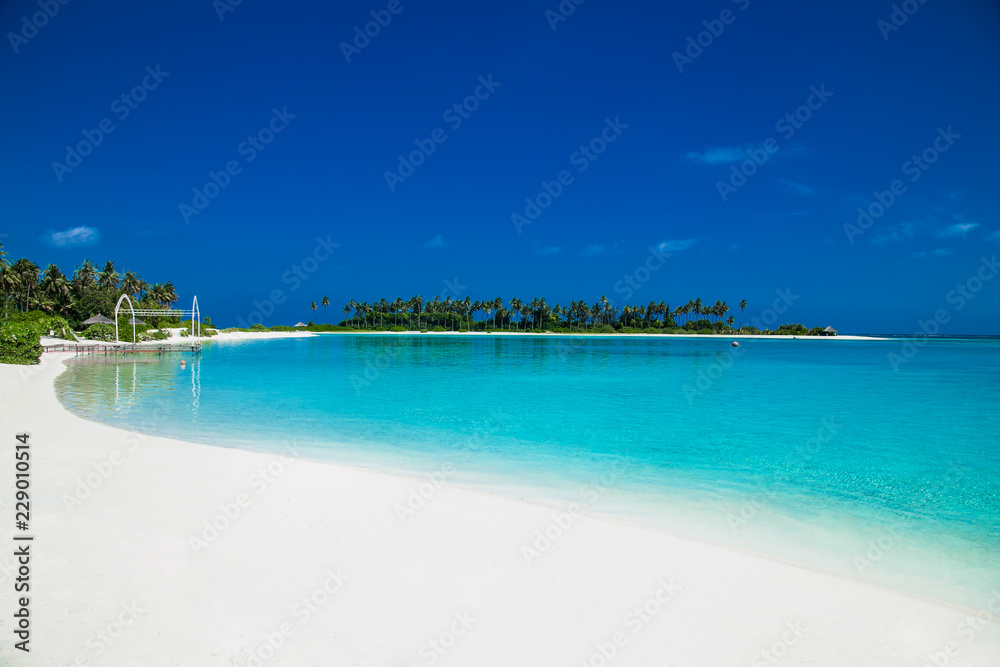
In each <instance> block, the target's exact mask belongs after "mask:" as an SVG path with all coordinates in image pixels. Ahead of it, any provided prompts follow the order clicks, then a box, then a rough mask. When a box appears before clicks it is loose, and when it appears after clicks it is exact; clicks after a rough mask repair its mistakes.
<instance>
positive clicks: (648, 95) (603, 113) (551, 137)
mask: <svg viewBox="0 0 1000 667" xmlns="http://www.w3.org/2000/svg"><path fill="white" fill-rule="evenodd" d="M46 4H48V3H47V2H46V0H42V5H46ZM57 5H58V3H57V0H51V6H50V7H49V11H50V13H54V16H51V17H45V16H42V17H41V18H39V17H37V16H35V15H36V14H37V13H38V12H41V11H43V9H41V8H40V5H39V3H38V1H37V0H36V1H35V2H7V3H3V5H2V8H0V29H2V32H3V33H4V35H5V38H4V43H3V44H2V45H0V54H2V55H0V88H2V89H3V90H4V92H5V104H4V105H3V109H2V111H0V114H2V116H3V119H4V121H5V123H4V124H5V127H6V131H5V132H4V133H3V134H2V136H0V204H2V217H0V234H4V235H5V236H4V237H2V238H0V241H2V242H3V243H4V245H5V249H6V250H8V252H9V253H10V255H11V256H12V257H21V256H27V257H30V258H31V259H33V260H34V261H36V262H37V263H39V264H41V265H43V266H44V265H45V264H47V263H49V262H55V263H57V264H59V265H60V266H61V267H63V268H64V269H66V270H71V269H72V267H74V266H75V265H77V264H79V263H80V262H81V261H82V260H83V259H85V258H91V259H93V260H95V261H100V262H103V261H104V260H105V259H114V260H116V261H117V262H118V263H119V265H120V266H121V267H123V268H128V269H132V270H135V271H137V272H138V273H139V274H140V275H141V276H143V277H144V278H145V279H146V280H149V281H151V282H162V281H165V280H168V279H169V280H172V281H173V282H174V284H175V285H176V287H177V290H178V292H179V293H180V294H181V296H182V298H183V300H184V301H187V300H189V299H190V297H191V296H192V295H194V294H197V295H198V298H199V302H200V304H201V306H202V309H203V311H204V312H205V313H207V314H211V315H212V316H213V319H214V320H215V321H216V322H218V323H223V324H235V323H236V322H237V321H238V320H239V319H241V318H242V319H243V320H244V321H246V319H247V318H249V317H250V316H251V314H252V313H254V312H261V311H267V312H264V313H263V314H264V315H267V314H268V312H269V311H270V309H269V307H268V304H267V303H265V302H266V301H268V300H269V299H270V298H271V296H272V295H277V296H280V298H279V299H278V300H279V301H281V302H282V303H281V304H280V305H277V306H276V307H275V309H274V312H273V313H272V314H270V315H269V316H267V317H266V318H265V320H264V321H265V323H267V324H282V323H294V322H295V321H297V320H300V319H303V320H304V319H309V318H310V317H311V312H310V311H309V310H308V304H309V302H311V301H313V300H316V301H318V300H319V299H320V298H321V297H322V296H324V295H325V296H329V297H330V299H331V301H332V302H333V304H334V306H335V308H336V309H337V311H338V312H339V309H340V307H341V306H342V305H343V303H344V302H345V301H346V300H347V299H349V298H354V299H358V300H373V299H378V298H380V297H383V296H385V297H387V298H390V299H391V298H393V297H395V296H402V297H404V298H407V297H410V296H413V295H415V294H423V295H424V296H425V297H426V298H431V297H433V296H434V295H451V296H453V297H455V296H460V297H462V298H464V297H465V296H466V295H468V296H471V297H472V298H473V299H485V298H493V297H495V296H502V297H503V298H504V299H509V298H511V297H513V296H519V297H522V298H528V299H530V298H532V297H535V296H538V297H541V296H545V297H546V298H547V299H548V300H549V303H555V302H567V301H568V300H570V299H577V298H584V299H586V300H587V301H588V302H591V303H593V302H594V301H596V300H597V299H598V298H599V297H600V296H601V295H602V294H606V295H607V296H608V297H609V298H610V299H612V300H614V301H616V303H618V304H619V305H624V304H625V303H626V301H627V300H630V301H631V302H632V303H643V304H644V303H647V302H648V301H650V300H656V301H660V300H665V301H668V302H670V303H671V304H673V305H678V304H680V303H683V302H684V301H687V300H688V299H690V298H695V297H701V298H702V299H703V300H705V301H709V302H714V301H715V300H716V299H722V300H727V301H728V302H729V304H730V305H731V306H732V305H734V304H735V303H736V302H738V301H739V300H740V299H742V298H745V299H746V300H747V301H748V302H749V303H750V308H749V309H748V311H747V313H746V317H751V316H753V315H755V314H760V313H762V312H763V311H764V310H765V309H766V308H767V307H769V306H770V305H771V304H772V302H773V301H774V300H775V298H776V290H783V291H784V290H786V289H787V290H790V291H791V293H792V294H794V295H795V296H796V297H797V298H796V299H795V300H794V304H793V305H792V307H791V309H790V310H789V311H788V312H787V313H786V315H785V316H783V317H782V320H792V321H802V322H805V323H806V324H809V325H826V324H833V325H834V326H836V327H838V328H839V329H841V330H842V331H854V332H912V331H914V330H916V329H917V322H918V320H926V319H928V318H930V317H933V316H934V313H935V311H937V310H939V309H945V310H946V311H947V312H948V313H949V315H950V319H949V323H948V324H947V325H946V326H945V327H943V329H942V330H943V332H945V333H998V332H1000V315H998V313H1000V307H998V306H1000V280H995V281H990V280H986V281H985V282H981V283H977V282H976V280H975V277H976V276H977V274H978V275H980V276H984V275H989V274H990V273H989V272H990V269H988V268H985V267H984V266H983V259H982V258H984V257H985V258H986V259H990V258H991V257H992V256H993V255H995V254H1000V216H998V210H997V204H996V201H995V197H993V196H991V195H993V194H994V193H995V192H996V183H997V177H998V175H1000V169H998V166H997V165H998V159H1000V132H998V131H997V127H996V109H997V108H998V107H1000V92H998V91H1000V87H998V85H997V84H998V83H1000V81H998V79H1000V77H998V72H1000V40H998V39H997V34H998V30H1000V8H998V6H997V4H996V3H993V2H987V1H985V0H979V1H973V0H967V1H966V0H960V1H957V2H951V3H945V2H940V1H939V0H926V2H925V3H924V4H919V3H918V2H916V0H913V2H912V3H910V4H906V7H905V9H909V10H910V11H911V13H910V14H906V13H905V12H903V8H902V7H901V9H900V12H898V13H897V15H896V16H895V17H893V12H894V10H893V6H892V3H888V2H886V3H880V2H870V1H866V2H853V1H847V2H840V3H800V2H781V1H779V2H770V3H763V2H759V0H739V1H738V2H731V1H730V0H716V1H713V2H695V3H662V2H641V1H626V2H615V3H612V2H604V1H602V0H586V2H583V3H582V4H580V5H575V4H573V3H572V2H571V1H569V0H567V2H564V3H562V5H560V3H559V2H557V1H556V0H539V1H530V2H520V1H514V2H507V3H489V4H487V5H481V4H479V3H462V2H451V1H447V2H434V3H430V2H421V0H416V1H411V0H399V1H398V2H392V3H390V2H388V0H386V1H385V2H382V1H375V2H355V3H319V2H303V3H285V4H280V5H279V4H275V3H263V2H255V1H253V0H246V1H244V2H242V3H240V4H239V5H236V6H231V5H229V4H225V3H224V0H219V1H218V2H215V3H213V2H211V1H210V0H199V1H197V2H186V1H177V2H169V3H168V2H150V3H121V2H108V3H83V2H79V1H70V2H68V3H67V4H65V5H58V11H57V12H55V11H54V9H53V8H54V7H56V6H57ZM560 6H562V7H563V9H564V12H565V13H566V14H568V15H561V14H558V12H559V8H560ZM570 7H572V8H573V11H572V13H571V14H570V13H569V12H568V11H565V10H568V8H570ZM392 10H394V11H395V12H396V13H392ZM371 12H375V18H373V16H372V14H371ZM220 16H221V18H220ZM25 17H27V18H25ZM33 17H35V22H36V23H39V24H42V25H41V27H38V28H37V29H34V26H32V27H25V20H27V21H28V23H29V24H30V23H31V21H32V18H33ZM556 17H558V18H556ZM904 17H905V19H906V20H905V22H903V20H902V19H903V18H904ZM387 18H389V19H391V20H389V21H387V20H386V19H387ZM893 18H895V21H896V24H898V25H896V24H893V23H892V20H893ZM43 19H44V20H43ZM377 19H381V20H382V22H383V23H386V25H384V26H376V25H375V24H373V25H371V26H368V29H369V32H370V33H373V34H375V33H377V34H375V36H373V37H368V38H367V41H365V39H362V38H358V41H357V42H356V43H354V40H355V38H356V35H357V32H356V28H358V29H359V30H360V31H361V32H364V30H365V24H366V23H368V22H370V21H373V20H377ZM563 19H564V20H563ZM880 21H882V23H881V24H880V23H879V22H880ZM887 26H889V27H887ZM376 27H377V30H376ZM896 28H898V29H896ZM700 33H701V34H700ZM713 33H716V34H713ZM689 38H690V39H691V41H689ZM699 42H700V45H699ZM345 43H346V44H350V45H351V46H350V47H345V46H343V44H345ZM692 44H693V46H692ZM359 46H360V48H359ZM678 54H679V55H678ZM348 60H350V62H348ZM136 87H138V90H134V89H136ZM123 95H127V97H126V98H122V96H123ZM455 105H459V106H458V109H456V108H455ZM788 114H791V117H790V118H789V117H787V115H788ZM102 124H103V125H102ZM102 128H103V129H102ZM108 129H110V130H111V131H110V132H106V130H108ZM85 131H86V132H87V133H88V134H86V135H85V134H84V132H85ZM88 136H89V137H90V138H89V139H88V138H87V137H88ZM98 138H99V139H100V142H99V143H97V139H98ZM80 142H84V145H83V147H82V151H83V152H88V153H89V154H88V155H86V156H81V157H80V158H79V161H77V160H76V158H75V157H74V156H72V155H70V156H67V148H66V147H67V146H70V147H74V149H75V147H77V146H78V144H80ZM935 142H936V143H935ZM93 143H96V145H93V146H92V147H91V146H90V144H93ZM421 147H422V148H421ZM88 148H92V150H89V151H88ZM431 148H433V151H431ZM413 151H422V152H421V153H418V154H416V155H415V157H414V159H413V161H414V162H417V163H419V164H418V165H417V166H412V171H411V166H407V165H402V166H401V165H400V159H399V157H398V156H400V155H402V156H404V158H405V160H406V162H407V163H409V164H412V163H411V162H410V156H411V154H412V153H413ZM925 151H926V154H925ZM921 155H924V158H926V159H928V160H931V159H932V163H931V164H928V163H927V162H924V161H923V160H924V158H921V157H920V156H921ZM914 156H916V157H917V158H918V159H919V160H921V162H920V163H919V164H918V163H915V162H913V158H914ZM754 158H756V162H754V161H753V160H754ZM748 160H750V162H747V161H748ZM53 163H59V164H56V165H54V164H53ZM73 164H75V165H76V166H71V165H73ZM227 168H228V170H229V171H228V172H227ZM741 168H742V169H743V171H744V172H746V173H750V175H749V176H743V175H741V176H734V175H733V174H734V170H737V171H739V170H740V169H741ZM69 169H71V171H69ZM751 172H752V173H751ZM387 173H390V174H392V175H389V176H387ZM211 174H215V177H214V180H215V183H216V184H221V185H223V186H224V187H218V186H217V185H215V184H213V178H212V175H211ZM894 181H898V182H897V183H896V184H895V187H896V189H897V191H898V192H899V193H900V194H893V193H892V188H893V184H894ZM206 184H212V185H209V186H208V193H209V194H213V195H214V196H213V197H212V198H211V199H209V198H206V199H204V200H202V199H199V197H200V196H202V195H204V194H205V188H206ZM720 184H725V185H720ZM546 186H547V187H546ZM195 189H198V190H199V191H200V192H201V193H202V195H197V194H196V193H195V192H194V190H195ZM876 192H879V193H885V194H883V195H881V198H882V201H883V203H886V204H887V205H886V206H884V210H883V211H881V213H882V214H881V215H880V216H877V217H876V216H873V217H872V218H871V220H870V222H868V221H865V220H863V222H865V224H866V227H865V228H863V229H862V228H861V227H858V226H857V220H858V217H859V212H858V208H859V207H862V210H870V211H871V212H873V213H878V212H879V206H881V204H878V206H875V208H872V206H873V202H875V203H877V198H876V195H875V194H874V193H876ZM890 197H891V198H892V201H891V203H889V201H890ZM526 199H527V200H529V201H527V202H526ZM196 205H197V206H201V207H202V208H201V210H198V209H197V208H196ZM532 205H536V206H538V205H543V206H544V208H543V207H542V206H539V208H538V209H537V210H535V209H534V208H532ZM185 207H190V208H185ZM526 209H527V210H526ZM512 216H513V219H512ZM517 216H521V217H517ZM529 216H530V218H533V219H529ZM519 220H520V221H521V222H520V223H519V222H518V221H519ZM524 222H528V223H530V224H522V223H524ZM845 225H848V227H847V229H846V230H845ZM851 225H854V227H852V226H851ZM859 232H860V233H859ZM317 258H319V259H317ZM296 266H298V267H305V268H300V269H298V270H296V269H295V267H296ZM650 266H655V267H657V268H656V269H655V270H653V271H649V269H648V268H647V267H650ZM970 279H972V280H973V282H972V284H971V285H969V284H968V283H969V281H970ZM959 285H962V286H965V289H966V291H967V293H968V295H969V298H966V297H962V298H961V300H960V301H961V302H962V307H961V309H959V308H958V302H959V299H956V298H954V294H953V293H952V291H953V290H955V289H956V286H959ZM977 286H978V287H979V289H977V290H974V291H969V290H970V289H971V288H975V287H977ZM949 296H951V297H952V298H949ZM255 302H256V303H257V304H260V306H258V305H255ZM317 319H319V320H320V321H322V319H323V315H322V313H320V314H319V315H318V317H317Z"/></svg>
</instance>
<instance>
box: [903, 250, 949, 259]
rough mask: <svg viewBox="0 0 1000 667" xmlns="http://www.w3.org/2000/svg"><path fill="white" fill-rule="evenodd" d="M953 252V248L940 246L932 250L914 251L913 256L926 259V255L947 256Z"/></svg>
mask: <svg viewBox="0 0 1000 667" xmlns="http://www.w3.org/2000/svg"><path fill="white" fill-rule="evenodd" d="M953 252H955V251H954V250H952V249H951V248H938V249H937V250H932V251H931V252H925V251H923V250H921V251H920V252H915V253H913V256H914V257H916V258H917V259H924V258H925V257H947V256H948V255H950V254H952V253H953Z"/></svg>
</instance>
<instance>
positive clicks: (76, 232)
mask: <svg viewBox="0 0 1000 667" xmlns="http://www.w3.org/2000/svg"><path fill="white" fill-rule="evenodd" d="M100 240H101V233H100V232H99V231H97V229H96V228H94V227H85V226H80V227H71V228H70V229H67V230H65V231H62V232H57V231H55V230H52V229H50V230H48V231H47V232H45V234H44V235H43V236H42V241H44V242H45V243H47V244H49V245H51V246H55V247H56V248H70V247H78V246H91V245H96V244H97V242H98V241H100Z"/></svg>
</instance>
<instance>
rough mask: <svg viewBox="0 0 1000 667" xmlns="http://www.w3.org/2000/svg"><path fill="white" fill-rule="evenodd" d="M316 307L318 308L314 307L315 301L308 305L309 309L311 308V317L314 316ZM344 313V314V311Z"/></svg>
mask: <svg viewBox="0 0 1000 667" xmlns="http://www.w3.org/2000/svg"><path fill="white" fill-rule="evenodd" d="M317 307H318V306H317V305H316V302H315V301H313V302H312V303H310V304H309V308H311V309H312V311H313V315H314V316H315V315H316V308H317ZM344 307H345V308H346V307H347V306H344ZM345 312H346V311H345Z"/></svg>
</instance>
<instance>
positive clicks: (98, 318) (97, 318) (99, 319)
mask: <svg viewBox="0 0 1000 667" xmlns="http://www.w3.org/2000/svg"><path fill="white" fill-rule="evenodd" d="M114 323H115V322H114V320H109V319H108V318H106V317H104V315H101V314H100V313H98V314H97V315H94V316H93V317H91V318H90V319H89V320H84V321H83V326H85V327H89V326H90V325H91V324H114Z"/></svg>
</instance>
